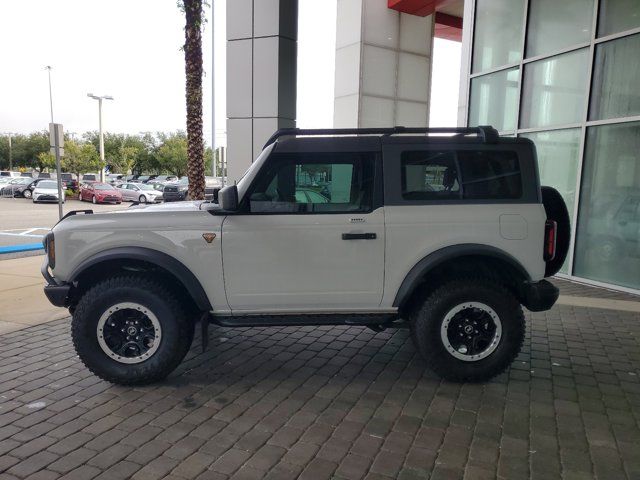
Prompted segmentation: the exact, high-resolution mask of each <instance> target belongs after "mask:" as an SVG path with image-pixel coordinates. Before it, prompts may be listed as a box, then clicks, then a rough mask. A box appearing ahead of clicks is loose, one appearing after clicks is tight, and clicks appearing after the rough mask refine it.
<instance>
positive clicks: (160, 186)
mask: <svg viewBox="0 0 640 480" xmlns="http://www.w3.org/2000/svg"><path fill="white" fill-rule="evenodd" d="M146 185H151V186H152V187H153V188H154V189H155V190H157V191H159V192H164V186H165V184H164V183H162V182H156V181H155V180H151V181H149V182H147V183H146Z"/></svg>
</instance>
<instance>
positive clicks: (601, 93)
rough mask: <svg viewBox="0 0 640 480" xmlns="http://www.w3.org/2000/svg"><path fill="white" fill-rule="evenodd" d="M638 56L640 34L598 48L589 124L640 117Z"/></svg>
mask: <svg viewBox="0 0 640 480" xmlns="http://www.w3.org/2000/svg"><path fill="white" fill-rule="evenodd" d="M638 3H640V0H638ZM638 52H640V34H638V35H632V36H630V37H624V38H620V39H618V40H611V41H610V42H605V43H601V44H599V45H597V46H596V58H595V61H594V64H593V84H592V87H591V92H592V93H591V106H590V109H589V120H602V119H606V118H619V117H628V116H632V115H639V114H640V90H639V89H638V79H640V62H639V61H638V60H639V56H638Z"/></svg>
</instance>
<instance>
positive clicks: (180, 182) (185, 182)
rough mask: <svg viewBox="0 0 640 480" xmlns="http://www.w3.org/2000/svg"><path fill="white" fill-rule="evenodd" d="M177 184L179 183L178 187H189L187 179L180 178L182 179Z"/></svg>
mask: <svg viewBox="0 0 640 480" xmlns="http://www.w3.org/2000/svg"><path fill="white" fill-rule="evenodd" d="M178 183H179V184H180V185H189V177H182V178H181V179H180V180H179V181H178Z"/></svg>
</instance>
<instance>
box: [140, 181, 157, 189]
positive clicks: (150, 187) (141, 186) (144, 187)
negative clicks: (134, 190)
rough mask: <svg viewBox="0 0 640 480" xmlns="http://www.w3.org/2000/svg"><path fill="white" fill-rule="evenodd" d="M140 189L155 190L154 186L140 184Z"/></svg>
mask: <svg viewBox="0 0 640 480" xmlns="http://www.w3.org/2000/svg"><path fill="white" fill-rule="evenodd" d="M138 188H139V189H140V190H155V189H154V188H153V186H152V185H147V184H146V183H141V184H138Z"/></svg>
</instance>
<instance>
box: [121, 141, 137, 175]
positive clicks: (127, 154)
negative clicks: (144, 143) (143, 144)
mask: <svg viewBox="0 0 640 480" xmlns="http://www.w3.org/2000/svg"><path fill="white" fill-rule="evenodd" d="M138 153H139V149H138V147H135V146H129V147H127V146H125V145H123V146H122V147H120V161H119V163H118V167H119V168H118V170H119V171H120V172H122V173H125V174H129V173H132V172H133V167H134V165H135V164H136V161H137V159H138Z"/></svg>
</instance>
